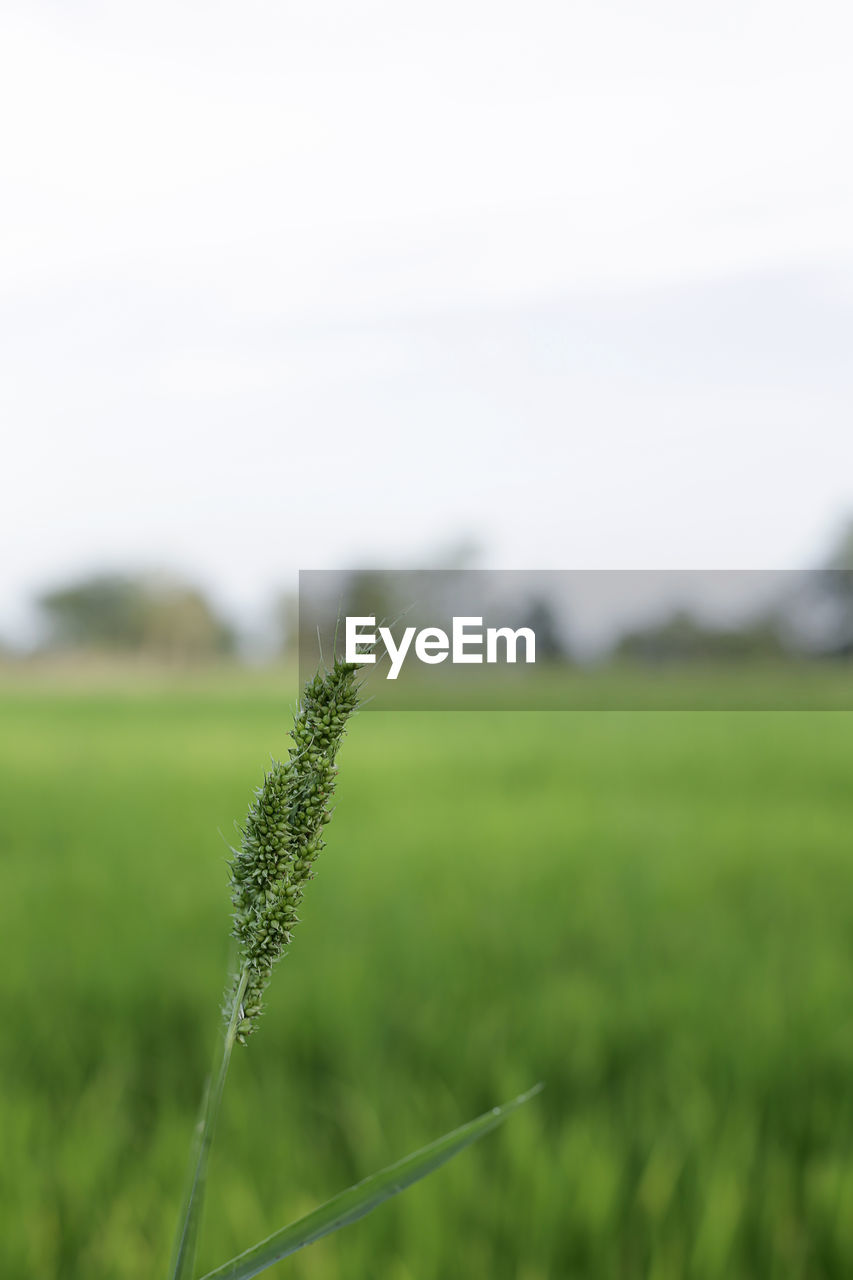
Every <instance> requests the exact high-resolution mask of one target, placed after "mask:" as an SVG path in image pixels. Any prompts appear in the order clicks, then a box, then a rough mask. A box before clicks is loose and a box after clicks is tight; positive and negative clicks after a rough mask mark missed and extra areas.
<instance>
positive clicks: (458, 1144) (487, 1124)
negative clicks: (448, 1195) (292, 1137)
mask: <svg viewBox="0 0 853 1280" xmlns="http://www.w3.org/2000/svg"><path fill="white" fill-rule="evenodd" d="M542 1088H543V1086H542V1085H541V1084H537V1085H534V1087H533V1088H532V1089H530V1090H528V1092H527V1093H523V1094H521V1095H520V1097H518V1098H514V1099H513V1101H512V1102H508V1103H506V1104H505V1105H504V1106H502V1107H495V1108H494V1109H493V1110H491V1111H487V1112H486V1114H485V1115H482V1116H479V1117H478V1118H477V1119H476V1120H471V1121H470V1122H469V1123H468V1124H464V1125H462V1127H461V1128H459V1129H454V1130H453V1131H452V1133H447V1134H445V1135H444V1137H443V1138H439V1139H438V1140H437V1141H436V1142H431V1143H430V1144H429V1146H427V1147H422V1148H421V1150H420V1151H415V1152H414V1153H413V1154H412V1155H410V1156H406V1158H405V1159H404V1160H400V1161H398V1163H397V1164H392V1165H389V1166H388V1168H387V1169H382V1170H381V1172H379V1173H374V1174H373V1175H372V1176H371V1177H369V1178H365V1179H364V1181H363V1182H359V1183H357V1184H356V1185H355V1186H354V1187H350V1188H349V1189H348V1190H347V1191H342V1192H341V1194H340V1195H337V1196H335V1197H334V1198H333V1199H332V1200H328V1201H327V1202H326V1203H325V1204H324V1205H321V1206H320V1208H319V1209H314V1210H313V1211H312V1212H311V1213H309V1214H306V1216H305V1217H304V1218H300V1219H299V1221H298V1222H292V1223H291V1224H290V1226H289V1227H283V1228H282V1230H281V1231H276V1232H275V1233H274V1234H273V1235H271V1236H269V1237H268V1238H267V1239H266V1240H262V1241H261V1242H260V1244H256V1245H255V1246H254V1248H252V1249H247V1250H246V1252H245V1253H241V1254H240V1255H239V1256H238V1257H236V1258H232V1259H231V1261H230V1262H226V1263H224V1264H223V1265H222V1266H221V1267H217V1268H216V1270H215V1271H209V1272H208V1273H207V1275H206V1276H204V1278H203V1280H249V1277H250V1276H256V1275H258V1274H259V1272H261V1271H263V1270H265V1269H266V1268H267V1267H271V1266H272V1265H273V1263H275V1262H278V1261H280V1259H281V1258H286V1257H287V1256H288V1254H291V1253H296V1251H297V1249H303V1248H304V1247H305V1246H306V1245H308V1244H314V1242H315V1241H317V1240H320V1239H322V1237H323V1236H327V1235H330V1234H331V1233H332V1232H333V1231H337V1230H338V1229H339V1228H340V1227H345V1226H348V1224H349V1223H350V1222H356V1221H357V1220H358V1219H359V1218H363V1217H364V1216H365V1214H367V1213H370V1211H371V1210H372V1209H376V1208H377V1207H378V1206H379V1205H380V1204H382V1203H383V1201H385V1200H388V1199H390V1197H391V1196H394V1195H396V1194H397V1192H398V1191H405V1189H406V1187H410V1186H411V1185H412V1183H413V1182H417V1181H418V1180H419V1179H420V1178H424V1177H426V1175H427V1174H428V1173H432V1171H433V1170H434V1169H437V1168H439V1166H440V1165H443V1164H444V1163H445V1162H446V1161H447V1160H450V1159H451V1157H453V1156H455V1155H456V1154H457V1153H458V1152H460V1151H462V1150H463V1149H464V1148H465V1147H467V1146H470V1145H471V1143H472V1142H476V1141H477V1139H478V1138H482V1137H483V1136H484V1135H485V1134H487V1133H489V1132H490V1130H492V1129H495V1128H496V1127H497V1126H498V1125H499V1124H500V1123H501V1122H502V1121H503V1120H505V1119H506V1117H507V1116H508V1115H509V1114H510V1112H512V1111H515V1110H516V1109H517V1108H518V1107H520V1106H521V1105H522V1104H523V1103H525V1102H527V1101H528V1099H529V1098H532V1097H534V1095H535V1094H537V1093H539V1092H540V1091H541V1089H542Z"/></svg>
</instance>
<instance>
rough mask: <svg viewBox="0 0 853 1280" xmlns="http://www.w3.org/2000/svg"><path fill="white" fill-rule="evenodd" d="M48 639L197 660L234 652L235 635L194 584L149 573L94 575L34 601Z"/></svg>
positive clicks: (61, 644) (69, 646)
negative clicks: (43, 616) (45, 621)
mask: <svg viewBox="0 0 853 1280" xmlns="http://www.w3.org/2000/svg"><path fill="white" fill-rule="evenodd" d="M38 603H39V605H40V607H41V609H42V610H43V611H44V613H45V614H46V615H47V619H48V622H49V626H50V633H51V634H50V643H51V645H52V646H53V647H56V648H63V649H106V650H114V651H123V652H136V653H147V654H150V655H152V656H154V657H157V658H161V659H166V660H169V661H196V660H199V659H205V658H212V657H217V656H221V655H223V654H228V653H231V652H233V650H234V633H233V631H232V630H231V628H230V627H228V626H227V624H226V623H224V622H223V621H222V619H221V618H219V617H218V616H217V614H216V613H215V611H214V610H213V608H212V606H211V605H210V603H209V602H208V601H207V599H206V598H205V596H204V595H203V594H202V592H201V591H199V590H198V589H197V588H195V587H192V586H190V585H188V584H186V583H183V582H181V581H179V580H177V579H173V578H170V577H166V576H154V575H138V576H134V575H129V574H97V575H94V576H92V577H89V578H85V579H83V580H82V581H80V582H76V583H72V584H70V585H69V586H67V587H62V588H60V589H58V590H56V591H49V592H47V593H46V594H45V595H43V596H41V598H40V599H39V602H38Z"/></svg>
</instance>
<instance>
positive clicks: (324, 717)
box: [231, 661, 359, 1044]
mask: <svg viewBox="0 0 853 1280" xmlns="http://www.w3.org/2000/svg"><path fill="white" fill-rule="evenodd" d="M357 671H358V667H357V666H356V665H355V664H353V663H347V662H339V661H336V662H335V664H334V666H333V667H332V669H331V670H330V671H327V672H325V673H318V674H317V675H316V676H315V677H314V679H313V680H309V681H308V683H307V684H306V686H305V689H304V691H303V695H302V700H301V702H300V705H299V708H298V710H297V713H296V718H295V720H294V725H293V728H292V730H291V732H290V736H291V738H292V739H293V746H292V747H291V748H290V751H289V753H288V757H287V759H286V760H285V761H284V762H279V761H276V762H274V763H273V766H272V768H271V769H270V771H269V772H268V773H267V775H266V777H265V778H264V781H263V783H262V785H261V786H260V787H259V788H258V789H257V791H256V792H255V798H254V800H253V802H252V804H251V805H250V807H249V813H248V817H247V819H246V825H245V828H244V829H243V831H242V833H241V834H242V839H241V842H240V848H239V850H236V851H235V855H234V859H233V861H232V863H231V899H232V902H233V903H234V929H233V933H234V937H235V938H236V939H237V942H238V946H239V953H240V970H241V972H242V970H243V968H245V969H246V970H247V972H248V982H247V985H246V993H245V996H244V997H243V1002H242V1004H243V1009H242V1017H241V1019H240V1022H239V1023H238V1026H237V1038H238V1039H239V1040H240V1041H241V1042H242V1043H243V1044H245V1042H246V1040H247V1038H248V1037H249V1035H250V1034H251V1033H252V1032H253V1031H254V1030H255V1028H256V1027H257V1023H258V1018H259V1017H260V1014H261V1011H262V1008H263V993H264V990H265V988H266V986H267V984H268V982H269V980H270V976H271V974H272V969H273V966H274V965H275V963H276V961H278V960H279V959H281V957H282V955H284V953H285V951H286V949H287V947H288V945H289V944H290V941H291V938H292V931H293V928H294V926H295V925H297V924H298V923H299V916H298V915H297V907H298V906H299V903H300V902H301V900H302V895H303V893H304V892H305V885H306V884H307V883H308V881H309V880H311V879H313V877H314V870H313V867H314V862H315V860H316V858H317V855H318V854H319V852H320V850H321V849H322V848H323V846H324V843H325V841H324V840H323V836H322V831H323V827H324V826H325V825H326V823H328V822H329V821H330V820H331V817H332V813H331V810H330V808H329V801H330V800H331V797H332V794H333V792H334V790H335V775H336V773H337V768H336V766H335V757H336V755H337V753H338V748H339V747H340V745H341V741H342V739H343V736H344V732H345V730H346V723H347V721H348V719H349V717H350V716H351V715H352V713H353V712H354V711H355V709H356V707H357V705H358V693H359V685H358V680H357V678H356V675H357ZM236 986H237V981H235V988H234V989H235V990H236Z"/></svg>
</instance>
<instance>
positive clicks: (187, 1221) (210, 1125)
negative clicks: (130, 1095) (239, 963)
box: [171, 969, 248, 1280]
mask: <svg viewBox="0 0 853 1280" xmlns="http://www.w3.org/2000/svg"><path fill="white" fill-rule="evenodd" d="M247 981H248V975H247V973H246V970H245V969H244V970H243V972H242V973H241V974H240V981H239V984H238V986H237V990H236V993H235V995H234V1000H233V1002H232V1007H231V1016H230V1018H229V1022H228V1028H227V1030H226V1031H225V1034H224V1036H223V1038H222V1042H221V1044H220V1046H219V1050H218V1053H217V1061H216V1066H215V1068H214V1071H213V1073H212V1075H211V1078H210V1080H209V1081H208V1085H207V1089H206V1091H205V1095H204V1102H203V1104H202V1110H201V1119H200V1121H199V1125H198V1128H197V1131H196V1140H195V1147H194V1152H193V1155H194V1167H193V1174H192V1178H191V1181H190V1184H189V1188H188V1190H187V1196H186V1200H185V1202H184V1211H183V1215H182V1219H181V1226H180V1229H179V1231H178V1236H177V1239H176V1241H175V1250H174V1254H173V1257H172V1269H171V1277H172V1280H192V1276H193V1273H194V1270H195V1253H196V1245H197V1243H198V1232H199V1225H200V1223H201V1211H202V1208H203V1207H204V1192H205V1187H206V1184H207V1162H208V1158H209V1156H210V1148H211V1144H212V1142H213V1134H214V1131H215V1129H216V1120H217V1117H218V1115H219V1107H220V1104H221V1102H222V1092H223V1089H224V1088H225V1077H226V1076H227V1074H228V1067H229V1064H230V1062H231V1053H232V1050H233V1048H234V1041H235V1039H236V1036H237V1024H238V1022H239V1021H240V1007H241V1004H242V1001H243V995H244V993H245V990H246V983H247Z"/></svg>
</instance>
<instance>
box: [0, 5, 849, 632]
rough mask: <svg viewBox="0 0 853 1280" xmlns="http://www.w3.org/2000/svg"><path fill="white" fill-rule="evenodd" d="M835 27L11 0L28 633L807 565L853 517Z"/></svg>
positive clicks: (7, 542)
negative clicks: (93, 587) (342, 578)
mask: <svg viewBox="0 0 853 1280" xmlns="http://www.w3.org/2000/svg"><path fill="white" fill-rule="evenodd" d="M852 43H853V11H851V10H850V9H849V6H848V5H846V4H845V3H842V0H838V2H837V3H828V2H827V0H811V2H810V3H808V4H806V3H797V4H792V3H779V0H777V2H776V3H764V2H763V0H762V2H761V3H755V2H751V0H737V2H736V3H732V2H731V0H715V3H704V0H703V2H699V3H690V2H688V3H685V0H672V2H671V3H664V2H662V0H645V2H644V3H643V4H642V5H639V4H637V3H636V0H630V2H629V0H596V2H593V0H587V2H586V3H579V2H572V0H525V3H524V4H523V5H522V4H521V3H515V4H506V3H504V4H501V3H494V2H492V3H482V2H481V0H454V2H453V3H445V0H431V3H430V4H429V5H426V4H424V5H418V6H415V5H407V4H405V3H401V2H400V0H394V2H393V3H391V2H382V3H378V2H376V0H363V2H362V3H361V4H358V5H353V4H352V3H343V2H342V0H334V2H332V3H326V4H309V3H307V2H303V3H302V4H293V3H287V2H282V0H270V2H269V3H260V2H259V0H241V3H240V4H236V3H232V4H216V3H212V2H211V0H206V2H205V3H196V2H194V0H188V2H186V3H181V0H169V3H165V2H164V0H148V3H146V4H145V5H116V4H109V3H106V0H104V3H102V4H99V3H95V2H94V0H92V2H88V3H87V2H86V0H82V2H80V3H75V4H71V5H69V4H65V3H59V0H57V2H56V3H52V4H48V3H44V2H43V0H42V2H40V0H26V3H17V2H16V0H6V3H5V4H4V5H3V7H2V12H0V121H2V124H0V414H2V417H0V431H2V458H3V484H2V506H1V507H0V633H2V632H3V631H6V632H7V633H9V632H13V631H15V629H17V630H19V631H20V630H21V628H22V627H23V625H24V621H25V618H26V604H27V601H28V600H29V599H30V598H31V596H32V595H33V593H34V592H37V591H38V590H39V589H42V588H44V587H47V586H50V585H54V584H55V583H57V582H59V581H62V580H64V579H65V578H67V577H69V576H71V575H73V574H76V573H79V572H84V571H88V570H91V569H94V568H100V567H117V566H171V567H174V568H177V569H179V570H182V571H184V572H186V573H188V574H190V575H192V576H193V577H195V578H197V579H199V580H201V581H202V582H203V583H204V584H206V585H207V586H209V587H210V588H212V589H213V590H214V592H215V593H217V594H218V596H219V598H220V599H221V600H222V601H224V602H225V603H227V604H228V605H229V606H230V607H233V608H239V609H243V610H248V611H252V610H255V611H257V610H258V609H259V608H260V607H261V604H262V602H263V601H264V600H265V598H266V597H267V595H268V593H269V592H271V591H272V590H274V589H275V588H277V587H279V586H284V587H290V586H292V584H293V575H294V572H295V570H296V569H298V568H300V567H302V568H319V567H336V566H339V565H344V564H352V563H363V564H369V563H372V564H377V565H388V566H397V565H403V564H405V563H406V562H407V560H409V559H415V560H417V561H418V562H419V563H429V555H430V551H431V550H432V549H436V548H440V547H443V546H446V545H447V544H449V543H452V542H453V541H454V539H456V538H458V537H459V536H461V535H466V534H467V535H473V536H474V537H475V538H477V539H478V540H479V541H480V542H481V543H482V544H483V546H484V547H485V549H486V556H485V559H484V561H483V563H484V564H485V565H488V566H495V567H508V568H511V567H526V568H576V567H598V566H608V567H620V568H633V567H654V568H668V567H686V568H694V567H695V568H699V567H714V568H720V567H762V568H772V567H782V568H794V567H799V566H801V565H803V564H805V563H808V562H809V561H810V559H812V558H813V557H814V556H815V555H818V554H820V552H821V551H822V550H823V548H824V545H825V543H826V540H827V539H828V538H830V537H831V536H832V533H833V530H834V529H835V528H837V526H838V524H839V523H840V521H841V520H842V519H843V518H844V517H845V515H846V514H847V513H848V512H853V430H851V412H850V410H851V402H853V394H851V392H853V362H851V358H850V350H851V317H853V183H851V178H850V162H849V155H850V147H851V136H853V129H852V128H851V126H853V89H851V83H853V78H851V52H850V51H851V45H852Z"/></svg>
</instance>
